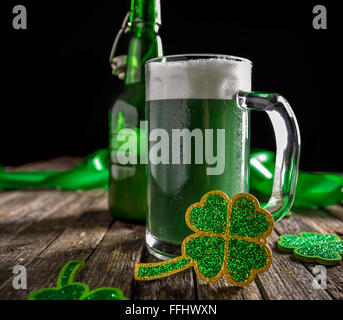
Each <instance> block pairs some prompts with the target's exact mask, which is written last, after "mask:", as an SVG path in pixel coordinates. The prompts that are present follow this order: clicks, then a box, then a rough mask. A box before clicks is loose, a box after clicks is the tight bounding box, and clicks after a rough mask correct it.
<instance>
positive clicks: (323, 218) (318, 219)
mask: <svg viewBox="0 0 343 320" xmlns="http://www.w3.org/2000/svg"><path fill="white" fill-rule="evenodd" d="M296 213H297V215H296V216H297V217H298V218H299V219H301V220H302V221H303V222H304V223H305V224H307V225H308V226H310V227H313V228H314V229H316V230H317V232H321V233H336V234H343V223H342V221H341V220H339V219H337V218H336V217H335V216H333V215H330V214H328V213H327V212H325V211H324V210H321V209H320V210H319V209H318V210H297V211H296ZM303 231H306V230H303Z"/></svg>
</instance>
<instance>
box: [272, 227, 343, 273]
mask: <svg viewBox="0 0 343 320" xmlns="http://www.w3.org/2000/svg"><path fill="white" fill-rule="evenodd" d="M278 248H279V249H280V250H281V251H283V252H293V255H294V257H295V258H297V259H299V260H302V261H305V262H316V263H320V264H324V265H327V266H336V265H339V264H341V263H342V255H343V241H342V240H341V239H340V237H339V236H336V235H334V234H327V233H316V232H301V233H299V234H297V235H296V234H295V235H291V234H285V235H282V236H280V239H279V241H278Z"/></svg>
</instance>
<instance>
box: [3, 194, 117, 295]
mask: <svg viewBox="0 0 343 320" xmlns="http://www.w3.org/2000/svg"><path fill="white" fill-rule="evenodd" d="M106 202H107V199H106V196H102V197H96V198H94V199H93V201H90V202H88V201H83V202H81V203H82V204H83V206H79V208H80V209H79V210H77V208H75V207H70V210H71V211H70V212H69V213H71V215H72V216H73V214H75V215H74V218H71V219H70V220H69V221H67V223H65V220H64V219H63V218H62V219H60V220H59V219H56V220H52V221H51V222H50V223H49V222H47V223H46V224H45V225H44V224H43V226H42V227H41V228H42V229H40V230H39V229H38V231H41V232H37V239H34V240H36V241H30V240H29V239H27V238H26V240H28V241H29V242H25V243H24V245H23V244H21V245H20V243H19V246H18V248H16V247H15V249H14V250H13V252H12V251H10V252H8V250H6V251H5V252H4V253H3V255H4V256H6V255H7V260H8V261H13V262H14V261H18V262H19V263H20V264H22V265H24V266H25V267H26V268H27V277H28V282H29V284H28V286H29V287H28V290H27V291H25V290H14V289H13V287H12V278H13V275H11V272H10V271H11V269H12V268H13V266H10V265H9V262H8V263H7V264H6V265H7V266H9V267H10V270H8V269H7V270H3V271H4V276H3V279H6V280H5V281H4V282H3V283H2V285H1V286H0V298H2V299H13V298H14V299H26V298H27V295H28V294H29V293H30V292H32V291H34V290H37V289H40V288H44V287H50V286H55V285H56V280H57V275H58V273H59V271H60V269H61V268H62V267H63V265H64V264H65V263H66V262H67V261H68V260H70V259H76V260H81V261H85V260H86V259H87V258H88V256H89V255H90V254H91V253H92V252H93V250H94V249H95V247H96V246H97V245H98V244H99V243H100V242H101V240H102V239H103V237H104V235H105V234H106V232H107V229H108V227H109V225H110V223H111V222H112V218H111V217H110V215H109V214H108V212H107V210H104V207H105V206H106ZM66 212H68V210H66ZM45 232H46V236H44V234H45ZM40 237H43V241H39V238H40ZM44 237H46V239H45V238H44ZM24 238H25V235H24ZM18 241H20V239H19V240H18ZM4 256H3V257H4ZM8 256H9V257H8ZM1 261H3V260H1ZM1 274H2V273H1Z"/></svg>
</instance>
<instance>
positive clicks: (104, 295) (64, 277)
mask: <svg viewBox="0 0 343 320" xmlns="http://www.w3.org/2000/svg"><path fill="white" fill-rule="evenodd" d="M83 265H84V264H83V262H81V261H77V260H70V261H68V262H67V263H66V264H65V265H64V267H63V268H62V269H61V271H60V274H59V276H58V280H57V286H56V287H54V288H44V289H40V290H37V291H35V292H33V293H31V294H30V295H29V298H28V299H29V300H127V298H125V297H124V296H123V292H122V291H121V290H119V289H117V288H112V287H102V288H98V289H95V290H92V291H90V290H89V287H88V285H86V284H84V283H81V282H74V278H75V277H76V275H77V273H78V272H79V271H80V270H81V269H82V267H83Z"/></svg>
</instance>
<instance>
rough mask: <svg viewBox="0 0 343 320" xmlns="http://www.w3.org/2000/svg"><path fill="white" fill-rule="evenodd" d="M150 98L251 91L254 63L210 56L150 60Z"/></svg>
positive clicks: (203, 96) (227, 96) (218, 95)
mask: <svg viewBox="0 0 343 320" xmlns="http://www.w3.org/2000/svg"><path fill="white" fill-rule="evenodd" d="M146 68H147V81H148V79H149V82H147V83H146V84H147V85H146V99H147V100H164V99H232V98H233V97H234V96H235V94H236V93H237V91H239V90H243V91H251V63H250V62H249V61H245V60H243V61H239V60H235V59H225V58H224V59H223V58H210V59H196V60H187V61H168V62H167V61H162V62H154V61H152V62H150V63H148V64H147V65H146Z"/></svg>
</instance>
